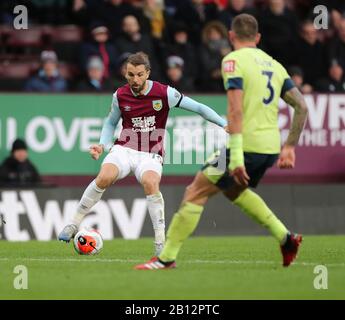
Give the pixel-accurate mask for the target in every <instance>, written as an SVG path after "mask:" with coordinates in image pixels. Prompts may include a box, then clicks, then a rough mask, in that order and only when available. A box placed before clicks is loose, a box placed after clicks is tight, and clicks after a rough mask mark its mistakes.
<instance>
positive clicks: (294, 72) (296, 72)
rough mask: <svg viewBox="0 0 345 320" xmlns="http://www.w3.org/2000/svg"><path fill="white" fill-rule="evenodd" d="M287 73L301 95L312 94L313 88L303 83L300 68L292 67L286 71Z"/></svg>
mask: <svg viewBox="0 0 345 320" xmlns="http://www.w3.org/2000/svg"><path fill="white" fill-rule="evenodd" d="M288 73H289V75H290V77H291V79H292V81H293V82H294V83H295V85H296V87H297V88H298V89H299V90H300V91H301V92H302V93H303V94H308V93H312V92H313V87H312V86H311V85H310V84H308V83H305V81H304V74H303V71H302V69H301V68H300V67H297V66H292V67H290V68H289V69H288Z"/></svg>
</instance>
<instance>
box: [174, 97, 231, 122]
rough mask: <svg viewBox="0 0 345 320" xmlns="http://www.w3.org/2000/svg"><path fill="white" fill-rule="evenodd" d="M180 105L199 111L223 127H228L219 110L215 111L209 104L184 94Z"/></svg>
mask: <svg viewBox="0 0 345 320" xmlns="http://www.w3.org/2000/svg"><path fill="white" fill-rule="evenodd" d="M179 107H180V108H182V109H185V110H188V111H192V112H195V113H198V114H199V115H201V116H202V117H203V118H204V119H205V120H207V121H210V122H213V123H215V124H216V125H218V126H220V127H222V128H225V127H226V124H227V123H226V120H225V119H223V118H222V117H221V116H220V115H219V114H218V113H217V112H215V111H214V110H213V109H212V108H210V107H208V106H207V105H205V104H202V103H200V102H197V101H195V100H193V99H191V98H189V97H186V96H184V97H183V98H182V100H181V103H180V105H179Z"/></svg>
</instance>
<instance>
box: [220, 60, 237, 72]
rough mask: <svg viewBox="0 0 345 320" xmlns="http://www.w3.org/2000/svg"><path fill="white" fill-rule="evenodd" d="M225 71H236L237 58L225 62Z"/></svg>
mask: <svg viewBox="0 0 345 320" xmlns="http://www.w3.org/2000/svg"><path fill="white" fill-rule="evenodd" d="M223 70H224V72H235V60H227V61H225V62H224V64H223Z"/></svg>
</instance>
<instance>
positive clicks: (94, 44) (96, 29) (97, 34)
mask: <svg viewBox="0 0 345 320" xmlns="http://www.w3.org/2000/svg"><path fill="white" fill-rule="evenodd" d="M91 37H92V40H91V41H90V42H86V43H84V44H83V45H82V47H81V64H82V69H83V71H86V70H87V63H88V61H89V59H90V57H93V56H98V57H100V58H101V59H102V61H103V66H104V68H103V78H105V79H108V78H110V77H111V73H112V72H114V71H115V70H116V67H117V66H116V61H117V59H118V52H117V50H116V48H115V46H114V44H113V43H112V42H110V41H109V30H108V28H107V27H106V26H104V25H102V24H101V23H95V24H93V26H92V27H91Z"/></svg>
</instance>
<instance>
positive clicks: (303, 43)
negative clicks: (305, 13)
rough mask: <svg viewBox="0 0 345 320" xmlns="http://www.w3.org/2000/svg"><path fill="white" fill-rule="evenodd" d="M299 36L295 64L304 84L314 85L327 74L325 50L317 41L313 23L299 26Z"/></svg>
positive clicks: (309, 22) (307, 22) (308, 22)
mask: <svg viewBox="0 0 345 320" xmlns="http://www.w3.org/2000/svg"><path fill="white" fill-rule="evenodd" d="M300 36H301V37H300V39H299V41H298V46H297V55H296V64H297V65H298V66H300V67H301V68H302V70H303V72H304V80H305V82H306V83H310V84H311V85H315V83H316V81H317V80H320V79H321V78H323V77H324V76H325V75H326V73H327V69H326V68H327V67H326V64H327V59H326V55H325V49H324V46H323V44H322V43H321V42H320V41H319V40H318V34H317V30H316V29H315V27H314V24H313V21H311V20H307V21H304V22H303V23H302V24H301V28H300Z"/></svg>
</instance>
